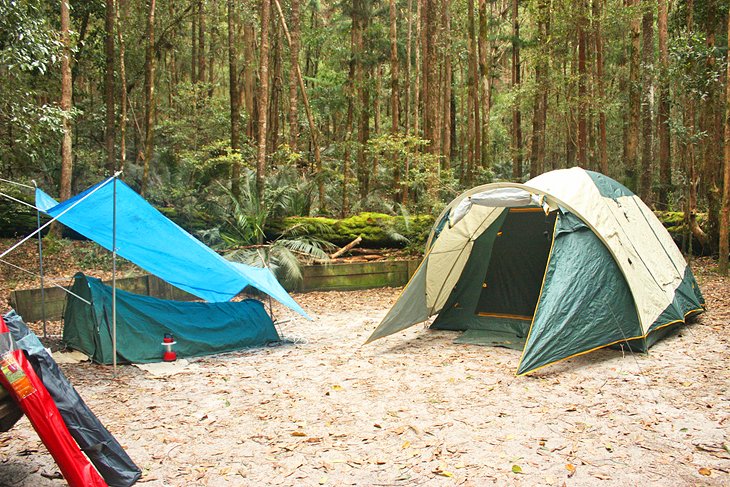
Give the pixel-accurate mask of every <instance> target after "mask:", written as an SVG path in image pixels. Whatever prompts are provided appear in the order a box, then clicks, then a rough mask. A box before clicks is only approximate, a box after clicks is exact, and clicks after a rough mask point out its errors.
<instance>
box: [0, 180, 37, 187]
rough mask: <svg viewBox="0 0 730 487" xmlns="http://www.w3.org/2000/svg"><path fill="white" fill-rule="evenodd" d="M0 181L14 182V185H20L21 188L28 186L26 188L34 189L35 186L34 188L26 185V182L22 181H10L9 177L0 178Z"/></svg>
mask: <svg viewBox="0 0 730 487" xmlns="http://www.w3.org/2000/svg"><path fill="white" fill-rule="evenodd" d="M0 181H2V182H3V183H8V184H14V185H16V186H21V187H23V188H28V189H35V188H34V187H33V186H29V185H27V184H23V183H18V182H16V181H11V180H9V179H3V178H0Z"/></svg>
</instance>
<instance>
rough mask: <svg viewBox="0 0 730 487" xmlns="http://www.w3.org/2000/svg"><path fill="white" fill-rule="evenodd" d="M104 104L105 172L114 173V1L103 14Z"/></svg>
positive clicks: (108, 2) (109, 0)
mask: <svg viewBox="0 0 730 487" xmlns="http://www.w3.org/2000/svg"><path fill="white" fill-rule="evenodd" d="M104 58H105V59H104V60H105V66H104V102H105V105H106V113H105V130H104V148H105V149H106V170H107V172H109V173H114V172H115V171H116V162H117V161H116V158H115V155H114V141H115V138H116V132H115V129H116V126H115V120H114V118H115V113H114V0H106V12H105V13H104Z"/></svg>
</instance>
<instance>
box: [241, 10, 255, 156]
mask: <svg viewBox="0 0 730 487" xmlns="http://www.w3.org/2000/svg"><path fill="white" fill-rule="evenodd" d="M243 48H244V50H243V70H242V73H241V75H242V78H243V79H242V81H239V84H240V85H241V86H240V89H241V92H242V93H243V96H242V98H243V105H244V107H245V108H246V114H247V115H248V117H247V118H248V123H247V125H246V137H247V139H248V143H249V144H251V145H253V143H254V141H255V140H258V138H257V134H256V123H257V117H256V103H255V100H256V79H255V72H256V71H255V69H256V67H255V66H254V53H255V51H256V39H255V32H254V26H253V24H252V23H251V19H246V21H245V22H244V24H243Z"/></svg>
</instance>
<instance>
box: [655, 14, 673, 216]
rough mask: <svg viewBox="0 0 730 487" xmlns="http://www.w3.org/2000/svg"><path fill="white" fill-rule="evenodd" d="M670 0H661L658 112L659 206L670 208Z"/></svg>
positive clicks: (664, 208) (658, 28) (658, 26)
mask: <svg viewBox="0 0 730 487" xmlns="http://www.w3.org/2000/svg"><path fill="white" fill-rule="evenodd" d="M667 2H668V0H659V12H658V14H659V19H658V24H657V31H658V33H659V77H658V80H659V112H658V113H657V131H658V132H659V133H658V136H659V183H660V185H659V198H658V203H659V204H658V207H659V209H661V210H668V209H669V191H671V189H672V161H671V159H670V157H671V140H670V138H669V111H670V107H671V105H670V100H669V96H670V95H669V50H668V48H667V38H668V30H667V29H668V28H667V17H668V7H667Z"/></svg>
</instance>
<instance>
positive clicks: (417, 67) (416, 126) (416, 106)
mask: <svg viewBox="0 0 730 487" xmlns="http://www.w3.org/2000/svg"><path fill="white" fill-rule="evenodd" d="M422 1H423V0H416V55H415V64H414V73H413V80H414V85H415V86H414V89H413V98H414V102H413V135H415V136H416V137H421V129H420V122H421V115H420V114H421V103H422V101H423V97H422V96H421V89H422V88H423V87H422V84H423V83H422V82H421V80H422V78H423V72H422V68H423V66H422V64H423V62H422V61H421V49H422V48H423V42H422V41H421V37H422V31H423V29H422V28H421V22H422V20H421V17H422V13H421V11H422V10H423V8H421V2H422ZM406 173H407V171H406Z"/></svg>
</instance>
